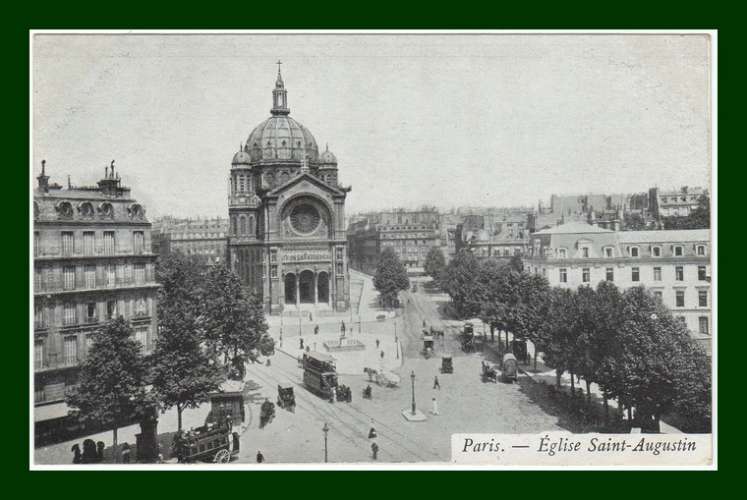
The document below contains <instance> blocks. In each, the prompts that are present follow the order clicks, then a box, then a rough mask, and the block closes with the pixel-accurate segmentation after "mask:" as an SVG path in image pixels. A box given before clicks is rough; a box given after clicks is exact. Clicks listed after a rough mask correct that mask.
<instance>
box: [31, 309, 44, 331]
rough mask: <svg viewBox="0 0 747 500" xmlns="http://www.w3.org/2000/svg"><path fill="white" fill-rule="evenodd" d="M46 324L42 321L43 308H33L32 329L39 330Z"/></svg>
mask: <svg viewBox="0 0 747 500" xmlns="http://www.w3.org/2000/svg"><path fill="white" fill-rule="evenodd" d="M46 326H47V325H46V322H45V321H44V308H43V307H41V306H35V307H34V328H36V329H37V330H38V329H41V328H45V327H46Z"/></svg>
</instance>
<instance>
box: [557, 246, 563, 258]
mask: <svg viewBox="0 0 747 500" xmlns="http://www.w3.org/2000/svg"><path fill="white" fill-rule="evenodd" d="M558 257H559V258H561V259H565V248H561V249H559V250H558Z"/></svg>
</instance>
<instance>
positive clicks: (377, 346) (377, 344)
mask: <svg viewBox="0 0 747 500" xmlns="http://www.w3.org/2000/svg"><path fill="white" fill-rule="evenodd" d="M378 348H379V339H376V349H378Z"/></svg>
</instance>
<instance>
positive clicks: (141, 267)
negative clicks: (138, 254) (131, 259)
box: [135, 263, 145, 285]
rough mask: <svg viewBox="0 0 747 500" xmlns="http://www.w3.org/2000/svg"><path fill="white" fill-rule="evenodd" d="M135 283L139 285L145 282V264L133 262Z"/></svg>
mask: <svg viewBox="0 0 747 500" xmlns="http://www.w3.org/2000/svg"><path fill="white" fill-rule="evenodd" d="M135 283H137V284H139V285H142V284H143V283H145V264H142V263H140V264H135Z"/></svg>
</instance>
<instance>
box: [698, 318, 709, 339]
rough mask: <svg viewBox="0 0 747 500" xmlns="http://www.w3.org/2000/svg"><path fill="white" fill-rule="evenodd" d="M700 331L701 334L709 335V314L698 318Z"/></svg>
mask: <svg viewBox="0 0 747 500" xmlns="http://www.w3.org/2000/svg"><path fill="white" fill-rule="evenodd" d="M698 331H699V332H700V333H701V335H708V316H700V317H699V318H698Z"/></svg>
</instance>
